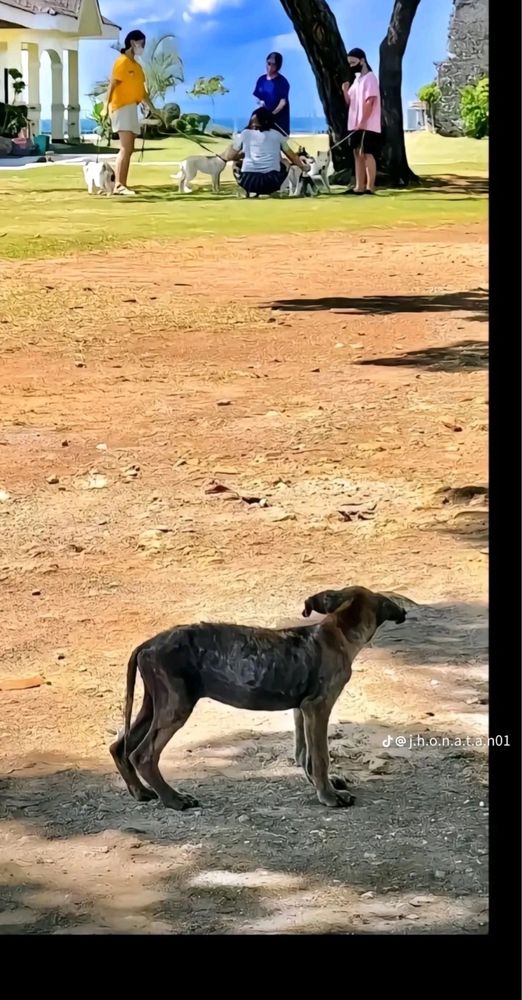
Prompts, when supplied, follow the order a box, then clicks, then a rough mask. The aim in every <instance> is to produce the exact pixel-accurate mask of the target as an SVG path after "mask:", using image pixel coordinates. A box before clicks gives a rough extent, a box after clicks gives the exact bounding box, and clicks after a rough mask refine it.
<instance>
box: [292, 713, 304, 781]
mask: <svg viewBox="0 0 522 1000" xmlns="http://www.w3.org/2000/svg"><path fill="white" fill-rule="evenodd" d="M294 725H295V736H294V757H295V762H296V764H297V765H298V767H302V768H303V769H304V772H305V774H306V739H305V729H304V716H303V713H302V711H301V709H300V708H294Z"/></svg>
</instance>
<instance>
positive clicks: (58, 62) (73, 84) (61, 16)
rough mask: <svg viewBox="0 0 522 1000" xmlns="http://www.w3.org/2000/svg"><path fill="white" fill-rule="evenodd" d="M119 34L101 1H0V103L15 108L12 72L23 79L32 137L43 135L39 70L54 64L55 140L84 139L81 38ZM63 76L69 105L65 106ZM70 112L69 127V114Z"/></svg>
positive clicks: (53, 109) (53, 106) (52, 99)
mask: <svg viewBox="0 0 522 1000" xmlns="http://www.w3.org/2000/svg"><path fill="white" fill-rule="evenodd" d="M118 37H119V28H118V26H117V25H115V24H112V22H111V21H108V20H107V18H105V17H103V16H102V13H101V11H100V6H99V3H98V0H0V101H2V102H5V103H6V104H8V103H11V104H12V103H13V94H12V88H11V86H10V77H9V74H8V71H9V70H10V69H17V70H19V71H20V72H21V73H22V74H23V78H24V81H25V83H26V90H25V91H24V94H23V96H22V97H20V98H19V99H18V103H23V104H27V105H28V108H29V113H28V116H29V122H30V126H31V132H32V134H33V135H36V134H37V133H38V132H39V131H40V117H41V104H40V64H41V58H42V55H43V53H45V52H47V53H48V55H49V58H50V60H51V79H52V95H51V101H52V104H51V120H52V138H53V140H54V141H55V142H60V141H62V140H63V138H64V135H65V132H67V135H68V137H69V139H73V140H74V139H79V138H80V91H79V72H78V46H79V42H80V39H82V38H95V39H96V38H100V39H117V38H118ZM64 70H65V73H66V74H67V82H68V86H67V90H68V105H67V108H66V107H65V103H64V93H65V91H64ZM66 110H67V125H66V122H65V111H66Z"/></svg>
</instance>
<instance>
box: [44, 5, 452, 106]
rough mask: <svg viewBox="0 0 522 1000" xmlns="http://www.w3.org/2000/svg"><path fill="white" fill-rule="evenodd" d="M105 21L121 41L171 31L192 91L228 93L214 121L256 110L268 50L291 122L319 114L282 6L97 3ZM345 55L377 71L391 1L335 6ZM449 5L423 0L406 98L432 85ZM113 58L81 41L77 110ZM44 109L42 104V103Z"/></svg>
mask: <svg viewBox="0 0 522 1000" xmlns="http://www.w3.org/2000/svg"><path fill="white" fill-rule="evenodd" d="M100 6H101V9H102V11H103V13H104V14H105V16H106V17H110V18H111V20H113V21H115V22H116V23H117V24H120V25H121V26H122V29H123V31H122V34H125V33H126V32H127V31H128V30H130V29H131V28H135V27H141V28H142V30H143V31H144V32H145V34H146V35H147V36H148V37H150V38H153V37H158V36H160V35H161V34H163V33H165V32H167V31H170V32H172V33H173V34H175V35H176V36H177V39H178V45H179V51H180V55H181V57H182V59H183V63H184V68H185V79H186V82H187V86H188V87H189V88H190V85H191V83H192V82H193V81H194V79H195V78H196V77H197V76H211V75H214V74H218V73H219V74H222V75H223V76H224V78H225V85H226V86H227V87H228V88H229V90H230V93H229V94H227V95H226V96H225V97H220V98H218V99H217V101H216V112H215V117H216V119H217V120H219V116H220V113H221V115H222V116H226V117H233V116H238V117H239V118H245V117H246V116H247V114H248V113H249V111H251V109H252V107H253V106H254V104H255V101H254V100H253V98H252V96H251V95H252V91H253V89H254V84H255V81H256V79H257V77H258V76H259V75H260V74H261V73H262V72H263V69H264V63H265V57H266V55H267V53H268V52H269V51H270V50H271V49H276V50H278V51H280V52H281V53H282V54H283V56H284V67H283V72H284V74H285V76H286V77H287V78H288V79H289V80H290V85H291V95H290V97H291V107H292V113H293V114H294V115H295V116H305V115H313V114H321V113H322V109H321V104H320V101H319V98H318V96H317V91H316V87H315V81H314V78H313V75H312V72H311V70H310V67H309V65H308V61H307V59H306V56H305V54H304V52H303V50H302V49H301V47H300V45H299V42H298V39H297V38H296V36H295V34H294V32H293V30H292V24H291V22H290V21H289V19H288V18H287V16H286V14H285V13H284V11H283V8H282V6H281V4H280V2H279V0H178V3H176V4H174V3H172V2H171V0H100ZM330 6H331V8H332V10H333V11H334V13H335V15H336V18H337V23H338V25H339V29H340V31H341V34H342V36H343V38H344V42H345V44H346V47H347V48H352V47H353V46H356V45H357V46H360V47H361V48H363V49H365V50H366V52H367V54H368V58H369V60H370V63H372V64H373V66H374V68H377V67H378V50H379V44H380V42H381V40H382V38H383V37H384V35H385V33H386V29H387V26H388V20H389V16H390V13H391V9H392V6H393V0H332V2H331V3H330ZM451 7H452V0H421V3H420V5H419V9H418V11H417V14H416V17H415V20H414V23H413V28H412V32H411V35H410V40H409V43H408V48H407V50H406V56H405V60H404V80H403V98H404V101H405V103H406V102H407V101H409V100H411V99H412V98H414V97H415V94H416V91H417V90H418V88H419V87H420V86H422V84H424V83H428V82H430V81H431V80H432V79H433V78H434V74H435V70H434V66H433V63H434V62H435V61H437V60H440V59H443V58H444V57H445V55H446V44H447V34H448V25H449V18H450V13H451ZM113 59H114V52H113V51H112V50H111V48H110V46H109V43H107V42H83V43H82V45H81V50H80V72H81V94H82V97H81V103H82V109H83V108H85V109H87V108H88V107H89V105H90V102H89V100H88V98H87V96H86V95H87V93H88V92H89V88H90V86H91V85H92V83H93V82H94V81H96V80H98V79H100V78H103V77H105V76H106V75H107V74H108V72H109V70H110V66H111V63H112V60H113ZM176 100H178V101H179V102H180V103H181V104H182V106H183V109H184V110H187V111H188V110H195V109H196V108H197V109H198V110H200V111H201V112H207V111H208V112H210V111H211V108H210V106H206V105H205V103H204V102H203V101H199V102H196V101H189V100H188V99H184V88H183V87H180V88H178V90H177V92H176ZM42 103H43V104H44V105H45V103H47V102H46V101H45V98H44V100H43V101H42Z"/></svg>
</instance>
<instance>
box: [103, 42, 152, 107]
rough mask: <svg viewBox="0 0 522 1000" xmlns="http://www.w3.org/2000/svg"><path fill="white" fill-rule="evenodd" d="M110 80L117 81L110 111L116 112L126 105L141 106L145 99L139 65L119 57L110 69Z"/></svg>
mask: <svg viewBox="0 0 522 1000" xmlns="http://www.w3.org/2000/svg"><path fill="white" fill-rule="evenodd" d="M112 79H113V80H117V84H116V87H115V88H114V91H113V94H112V98H111V103H110V111H118V110H119V109H120V108H124V107H125V106H126V105H127V104H141V102H142V101H143V100H144V98H145V73H144V72H143V69H142V68H141V66H140V64H139V63H138V62H136V60H134V59H129V57H128V56H126V55H121V56H120V57H119V58H118V59H117V60H116V62H115V63H114V66H113V68H112Z"/></svg>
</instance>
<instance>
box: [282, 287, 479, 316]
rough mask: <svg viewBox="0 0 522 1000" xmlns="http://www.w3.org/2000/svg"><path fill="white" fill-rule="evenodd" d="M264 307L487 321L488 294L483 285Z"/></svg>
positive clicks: (292, 301)
mask: <svg viewBox="0 0 522 1000" xmlns="http://www.w3.org/2000/svg"><path fill="white" fill-rule="evenodd" d="M267 308H269V309H278V310H281V311H283V312H320V311H322V310H324V311H327V312H328V311H336V312H337V311H342V312H347V313H351V314H353V315H354V316H364V315H378V314H379V313H381V314H382V315H391V314H393V313H424V312H469V313H473V315H472V316H469V317H466V318H467V319H469V320H479V321H481V322H484V323H486V322H487V320H488V295H487V292H486V290H485V289H483V288H474V289H470V290H469V291H465V292H445V293H443V294H441V295H428V294H423V295H365V296H360V297H357V296H353V297H347V296H328V297H323V298H314V299H307V298H301V299H280V300H279V301H276V302H272V303H271V305H269V306H268V307H267Z"/></svg>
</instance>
